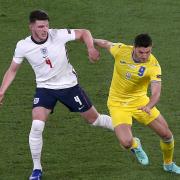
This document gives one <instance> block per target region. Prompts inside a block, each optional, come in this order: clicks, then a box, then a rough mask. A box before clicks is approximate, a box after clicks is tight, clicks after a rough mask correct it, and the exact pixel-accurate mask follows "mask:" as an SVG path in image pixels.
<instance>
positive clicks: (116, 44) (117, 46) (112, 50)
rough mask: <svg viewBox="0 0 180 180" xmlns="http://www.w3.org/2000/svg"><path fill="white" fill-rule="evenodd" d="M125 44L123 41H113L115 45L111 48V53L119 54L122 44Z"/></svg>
mask: <svg viewBox="0 0 180 180" xmlns="http://www.w3.org/2000/svg"><path fill="white" fill-rule="evenodd" d="M122 45H123V43H113V45H112V46H111V48H110V53H111V54H112V55H113V56H114V57H116V55H117V54H118V52H119V51H120V48H121V46H122Z"/></svg>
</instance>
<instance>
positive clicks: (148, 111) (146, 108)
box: [138, 106, 151, 115]
mask: <svg viewBox="0 0 180 180" xmlns="http://www.w3.org/2000/svg"><path fill="white" fill-rule="evenodd" d="M138 110H142V111H144V112H146V113H147V114H149V115H151V108H150V107H148V106H142V107H139V108H138Z"/></svg>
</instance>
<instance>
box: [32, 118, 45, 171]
mask: <svg viewBox="0 0 180 180" xmlns="http://www.w3.org/2000/svg"><path fill="white" fill-rule="evenodd" d="M44 125H45V122H44V121H40V120H33V122H32V126H31V131H30V134H29V146H30V150H31V155H32V160H33V164H34V168H33V169H41V170H42V166H41V151H42V145H43V140H42V132H43V130H44Z"/></svg>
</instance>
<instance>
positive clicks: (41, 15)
mask: <svg viewBox="0 0 180 180" xmlns="http://www.w3.org/2000/svg"><path fill="white" fill-rule="evenodd" d="M36 20H48V21H49V16H48V14H47V13H46V12H45V11H43V10H34V11H32V12H31V13H30V15H29V22H30V23H34V22H35V21H36Z"/></svg>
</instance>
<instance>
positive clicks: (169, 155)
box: [160, 138, 174, 164]
mask: <svg viewBox="0 0 180 180" xmlns="http://www.w3.org/2000/svg"><path fill="white" fill-rule="evenodd" d="M160 147H161V150H162V153H163V160H164V164H170V163H172V159H173V153H174V139H173V138H172V139H171V141H169V142H164V141H163V140H160Z"/></svg>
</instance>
